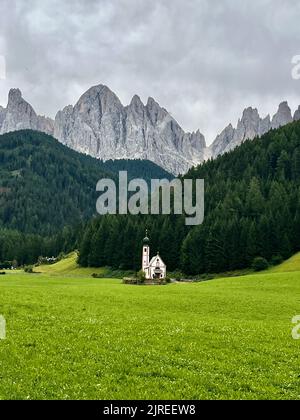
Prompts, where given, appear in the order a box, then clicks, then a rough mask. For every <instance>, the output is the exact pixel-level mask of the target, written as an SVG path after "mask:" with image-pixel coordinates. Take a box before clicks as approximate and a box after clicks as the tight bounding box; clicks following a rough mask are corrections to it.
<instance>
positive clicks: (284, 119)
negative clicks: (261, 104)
mask: <svg viewBox="0 0 300 420" xmlns="http://www.w3.org/2000/svg"><path fill="white" fill-rule="evenodd" d="M292 121H293V117H292V111H291V108H290V107H289V105H288V103H287V102H286V101H285V102H281V104H280V105H279V107H278V111H277V113H276V114H275V115H274V117H273V119H272V128H275V129H276V128H279V127H282V126H283V125H285V124H288V123H290V122H292Z"/></svg>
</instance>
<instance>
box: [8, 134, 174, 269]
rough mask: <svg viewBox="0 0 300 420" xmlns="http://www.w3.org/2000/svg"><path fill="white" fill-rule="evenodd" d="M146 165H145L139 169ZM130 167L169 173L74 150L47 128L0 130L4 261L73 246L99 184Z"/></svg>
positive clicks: (93, 208) (133, 172) (146, 175)
mask: <svg viewBox="0 0 300 420" xmlns="http://www.w3.org/2000/svg"><path fill="white" fill-rule="evenodd" d="M141 169H143V170H141ZM119 170H127V171H128V177H129V179H130V178H134V177H136V175H137V174H138V173H139V172H140V171H141V172H142V175H143V176H144V178H145V179H146V180H147V181H149V179H150V178H151V177H157V178H164V177H166V176H167V177H169V176H170V175H169V174H168V173H167V172H166V171H164V170H163V169H161V168H160V167H159V166H157V165H155V164H154V163H152V162H148V161H116V162H107V163H103V162H102V161H100V160H97V159H94V158H92V157H89V156H86V155H83V154H80V153H78V152H75V151H73V150H71V149H69V148H68V147H66V146H64V145H62V144H61V143H59V142H58V141H57V140H55V139H54V138H53V137H51V136H48V135H46V134H43V133H40V132H35V131H30V130H24V131H18V132H12V133H8V134H4V135H2V136H0V239H1V240H0V262H1V261H2V262H3V261H4V260H13V259H16V260H17V261H18V263H28V262H33V261H35V260H36V259H37V257H38V256H39V255H53V254H54V255H57V253H59V252H60V251H61V250H70V249H71V248H73V247H74V246H76V241H77V240H78V239H80V231H81V228H82V226H83V224H84V223H86V221H87V220H88V219H90V218H91V217H92V216H93V215H94V214H95V212H96V199H97V197H98V193H97V192H96V184H97V181H98V180H99V179H100V178H103V177H105V178H107V177H109V178H113V179H116V180H117V178H118V171H119Z"/></svg>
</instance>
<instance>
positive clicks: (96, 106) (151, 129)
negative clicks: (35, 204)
mask: <svg viewBox="0 0 300 420" xmlns="http://www.w3.org/2000/svg"><path fill="white" fill-rule="evenodd" d="M20 129H33V130H38V131H42V132H45V133H47V134H51V135H53V136H54V137H55V138H56V139H58V140H59V141H60V142H62V143H63V144H65V145H67V146H68V147H70V148H72V149H74V150H76V151H79V152H82V153H85V154H88V155H91V156H93V157H96V158H99V159H102V160H104V161H106V160H110V159H142V160H150V161H152V162H154V163H156V164H158V165H159V166H161V167H163V168H164V169H166V170H167V171H169V172H171V173H173V174H176V175H177V174H179V173H185V172H186V171H187V170H188V169H189V168H190V167H191V166H194V165H197V164H199V163H200V162H203V160H204V159H205V157H206V156H205V151H206V144H205V138H204V136H203V135H202V134H201V133H200V131H197V132H196V133H185V132H184V131H183V129H182V128H181V127H180V126H179V124H178V123H177V121H176V120H175V119H174V118H173V117H171V115H170V114H169V113H168V112H167V111H166V110H165V109H164V108H162V107H160V106H159V104H158V103H157V102H156V101H155V100H154V99H153V98H149V99H148V102H147V104H146V105H144V104H143V103H142V101H141V99H140V98H139V97H138V96H137V95H136V96H134V97H133V99H132V101H131V103H130V104H129V105H128V106H126V107H124V106H123V105H122V103H121V102H120V100H119V98H118V97H117V96H116V95H115V94H114V93H113V92H112V91H111V90H110V89H109V88H108V87H106V86H104V85H98V86H94V87H92V88H90V89H89V90H88V91H87V92H85V93H84V94H83V95H82V96H81V98H80V99H79V101H78V102H77V103H76V105H75V106H72V105H69V106H67V107H65V108H64V109H63V110H61V111H59V112H58V113H57V115H56V117H55V121H53V120H51V119H49V118H46V117H42V116H38V115H37V114H36V113H35V111H34V110H33V108H32V107H31V105H29V104H28V103H27V102H26V101H25V100H24V99H23V98H22V94H21V92H20V90H19V89H11V90H10V92H9V98H8V105H7V108H6V109H4V108H2V109H1V110H0V134H4V133H7V132H10V131H15V130H20Z"/></svg>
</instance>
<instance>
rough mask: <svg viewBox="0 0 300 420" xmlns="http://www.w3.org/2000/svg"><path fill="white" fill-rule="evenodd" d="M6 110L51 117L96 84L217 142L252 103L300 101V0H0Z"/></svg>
mask: <svg viewBox="0 0 300 420" xmlns="http://www.w3.org/2000/svg"><path fill="white" fill-rule="evenodd" d="M0 6H1V12H0V55H4V56H5V58H6V67H7V70H6V79H5V80H0V104H2V105H6V102H7V94H8V90H9V89H10V88H11V87H18V88H20V89H21V90H22V92H23V96H24V97H25V99H26V100H28V101H29V102H30V103H31V104H32V105H33V106H34V108H35V110H36V111H37V112H38V113H39V114H46V115H49V116H51V117H54V115H55V113H56V111H57V110H58V109H61V108H63V107H64V106H65V105H68V104H74V103H75V102H76V101H77V100H78V98H79V96H80V95H81V94H82V93H83V92H84V91H85V90H87V89H88V88H89V87H90V86H92V85H95V84H99V83H102V84H106V85H108V86H109V87H110V88H111V89H112V90H113V91H114V92H115V93H116V94H117V95H118V96H119V98H120V99H121V101H122V102H123V103H124V104H127V103H129V102H130V99H131V97H132V96H133V95H134V94H136V93H137V94H139V95H140V97H141V98H142V100H143V101H144V102H145V101H146V100H147V98H148V96H152V97H154V98H155V99H156V100H157V101H158V102H159V103H160V105H161V106H164V107H165V108H167V109H168V111H169V112H170V113H171V114H172V115H173V116H174V117H175V118H176V119H177V121H178V122H179V124H180V125H181V126H182V127H183V128H184V129H185V130H196V129H197V128H200V130H201V131H202V132H203V133H204V134H205V136H206V137H207V140H208V143H210V142H211V141H212V140H213V138H214V137H215V136H216V134H217V133H218V132H220V131H221V130H222V129H223V128H224V127H225V126H226V125H227V124H228V123H229V122H233V123H234V124H236V122H237V119H238V118H239V116H240V114H241V112H242V110H243V109H244V108H245V107H247V106H254V107H257V108H258V109H259V111H260V112H261V114H262V115H265V114H267V113H271V114H273V113H275V111H276V108H277V106H278V104H279V102H281V101H282V100H288V101H289V103H290V105H291V107H292V108H293V109H294V108H296V106H297V105H298V104H300V80H298V81H297V80H293V79H292V77H291V70H292V64H291V60H292V57H293V56H294V55H298V54H300V29H299V22H300V2H299V1H298V0H243V1H237V0H151V1H148V0H85V1H83V0H82V1H79V0H43V1H40V0H0Z"/></svg>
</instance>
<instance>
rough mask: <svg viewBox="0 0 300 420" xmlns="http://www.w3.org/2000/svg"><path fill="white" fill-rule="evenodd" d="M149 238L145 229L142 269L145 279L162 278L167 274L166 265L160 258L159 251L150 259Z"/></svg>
mask: <svg viewBox="0 0 300 420" xmlns="http://www.w3.org/2000/svg"><path fill="white" fill-rule="evenodd" d="M149 244H150V240H149V238H148V233H147V231H146V237H145V238H144V240H143V260H142V270H143V271H144V273H145V276H146V279H147V280H150V279H164V278H166V275H167V266H166V264H165V263H164V262H163V260H162V259H161V257H160V255H159V253H157V255H156V256H155V257H153V258H152V259H151V261H150V246H149Z"/></svg>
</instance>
